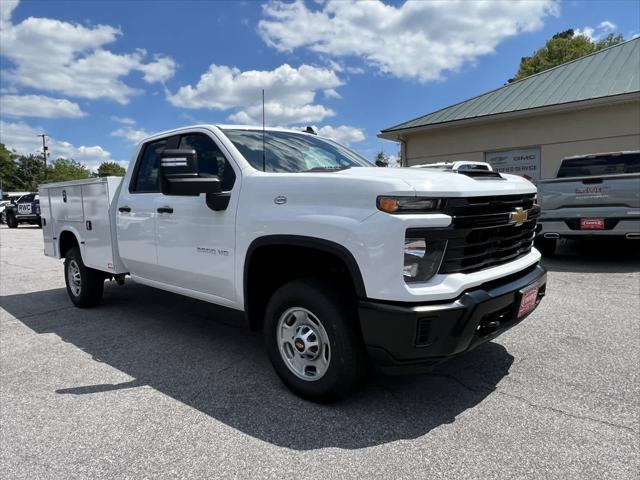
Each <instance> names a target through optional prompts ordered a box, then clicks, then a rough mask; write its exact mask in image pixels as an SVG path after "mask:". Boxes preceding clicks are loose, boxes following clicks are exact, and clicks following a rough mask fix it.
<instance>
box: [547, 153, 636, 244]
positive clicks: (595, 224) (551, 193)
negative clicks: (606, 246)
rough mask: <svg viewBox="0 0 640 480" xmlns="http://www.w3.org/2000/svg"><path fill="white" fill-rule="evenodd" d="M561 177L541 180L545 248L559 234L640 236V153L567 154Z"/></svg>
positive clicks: (562, 164) (569, 236)
mask: <svg viewBox="0 0 640 480" xmlns="http://www.w3.org/2000/svg"><path fill="white" fill-rule="evenodd" d="M556 177H557V178H553V179H550V180H540V181H539V182H538V189H539V191H538V196H539V198H540V206H541V207H542V214H541V215H540V231H539V235H538V237H537V238H536V245H537V246H538V248H539V249H540V250H541V251H542V253H544V254H545V255H553V253H554V252H555V249H556V243H557V239H559V238H573V239H579V238H587V237H608V238H611V237H620V238H628V239H632V240H638V239H640V152H637V151H636V152H615V153H599V154H594V155H580V156H575V157H569V158H565V159H564V160H562V163H561V164H560V168H559V169H558V174H557V175H556Z"/></svg>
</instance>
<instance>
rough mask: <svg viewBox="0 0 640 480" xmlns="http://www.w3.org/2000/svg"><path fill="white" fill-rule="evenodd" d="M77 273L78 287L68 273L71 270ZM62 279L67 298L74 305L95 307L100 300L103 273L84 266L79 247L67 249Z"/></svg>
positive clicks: (102, 289) (70, 272) (70, 273)
mask: <svg viewBox="0 0 640 480" xmlns="http://www.w3.org/2000/svg"><path fill="white" fill-rule="evenodd" d="M74 269H75V271H76V272H77V273H78V275H79V289H78V288H77V286H78V285H77V284H72V281H71V280H70V275H71V276H73V275H72V271H73V270H74ZM64 281H65V283H66V285H67V293H68V294H69V298H70V299H71V301H72V302H73V304H74V305H75V306H76V307H79V308H91V307H95V306H96V305H98V304H99V303H100V301H101V300H102V292H103V291H104V281H105V275H104V273H102V272H101V271H99V270H94V269H93V268H89V267H86V266H85V265H84V262H83V261H82V255H80V249H79V248H78V247H73V248H71V249H69V250H68V251H67V254H66V256H65V259H64Z"/></svg>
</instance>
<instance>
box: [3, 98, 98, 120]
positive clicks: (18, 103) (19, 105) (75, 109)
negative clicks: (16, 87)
mask: <svg viewBox="0 0 640 480" xmlns="http://www.w3.org/2000/svg"><path fill="white" fill-rule="evenodd" d="M0 110H1V111H2V113H3V115H7V116H10V117H39V118H80V117H84V116H86V113H85V112H83V111H82V110H81V109H80V106H79V105H78V104H77V103H73V102H70V101H69V100H65V99H62V98H51V97H45V96H44V95H2V96H1V97H0Z"/></svg>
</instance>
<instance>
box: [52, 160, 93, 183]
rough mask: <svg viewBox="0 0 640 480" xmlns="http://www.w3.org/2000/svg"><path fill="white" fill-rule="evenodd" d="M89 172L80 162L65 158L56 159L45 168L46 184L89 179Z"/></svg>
mask: <svg viewBox="0 0 640 480" xmlns="http://www.w3.org/2000/svg"><path fill="white" fill-rule="evenodd" d="M90 176H91V172H90V171H89V169H88V168H87V167H86V166H85V165H83V164H82V163H80V162H76V161H75V160H71V159H67V158H58V159H57V160H56V161H54V162H52V163H51V165H49V167H48V168H47V178H46V180H47V182H65V181H67V180H81V179H83V178H89V177H90Z"/></svg>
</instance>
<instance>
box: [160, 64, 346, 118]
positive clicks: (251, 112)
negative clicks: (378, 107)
mask: <svg viewBox="0 0 640 480" xmlns="http://www.w3.org/2000/svg"><path fill="white" fill-rule="evenodd" d="M340 85H342V81H341V80H340V79H339V78H338V76H337V75H336V74H335V72H333V71H332V70H328V69H325V68H319V67H313V66H310V65H301V66H300V67H299V68H293V67H291V66H289V65H287V64H284V65H281V66H279V67H277V68H276V69H274V70H261V71H260V70H250V71H244V72H243V71H241V70H240V69H238V68H231V67H228V66H224V65H211V66H210V67H209V70H208V71H207V72H205V73H204V74H203V75H202V76H201V77H200V79H199V80H198V83H197V84H196V85H195V87H194V86H192V85H186V86H183V87H181V88H180V89H179V90H178V91H177V92H176V93H175V94H173V95H172V94H169V95H168V96H167V98H168V100H169V102H171V103H172V104H173V105H175V106H176V107H182V108H208V109H214V110H231V109H236V110H237V111H236V112H234V113H233V114H231V115H230V117H229V118H230V119H231V120H232V121H234V122H239V123H254V124H256V123H261V122H262V89H264V90H265V116H266V121H267V123H268V124H269V125H280V124H282V125H289V124H291V123H294V122H318V121H321V120H323V119H324V118H326V117H329V116H332V115H334V112H333V111H332V110H331V109H329V108H326V107H324V106H322V105H318V104H315V103H314V101H315V97H316V92H317V91H319V90H323V91H324V90H329V89H333V88H335V87H338V86H340ZM336 93H337V92H336Z"/></svg>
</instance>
